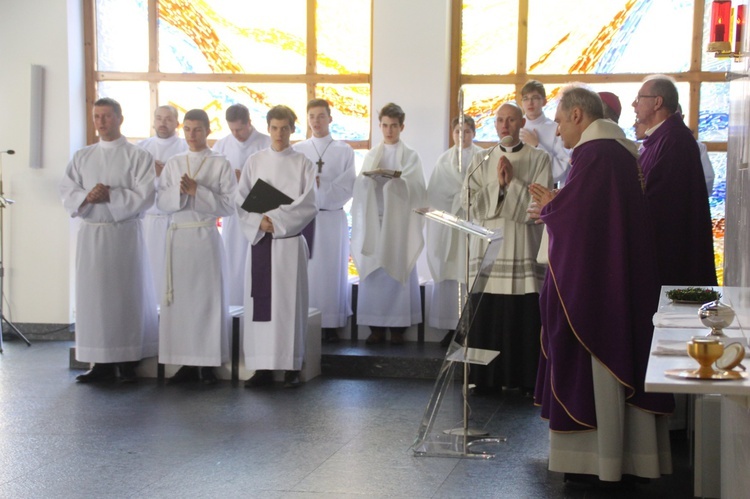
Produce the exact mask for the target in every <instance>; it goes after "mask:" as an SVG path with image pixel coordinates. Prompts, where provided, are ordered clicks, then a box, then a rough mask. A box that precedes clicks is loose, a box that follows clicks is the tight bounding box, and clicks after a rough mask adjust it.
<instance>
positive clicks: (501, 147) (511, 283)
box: [462, 102, 552, 394]
mask: <svg viewBox="0 0 750 499" xmlns="http://www.w3.org/2000/svg"><path fill="white" fill-rule="evenodd" d="M524 124H525V120H524V118H523V111H522V110H521V108H519V107H518V105H516V104H515V103H512V102H508V103H505V104H503V105H501V106H500V108H499V109H498V110H497V113H496V114H495V128H496V129H497V136H498V138H499V139H500V142H501V143H500V144H498V145H497V146H495V147H494V148H492V149H491V150H490V151H488V152H487V151H483V152H481V153H479V154H477V155H476V156H474V161H473V162H472V165H471V167H470V169H469V172H470V174H469V175H467V177H466V180H465V181H464V187H465V188H464V189H463V191H462V197H463V202H462V204H463V205H464V206H466V201H467V199H466V196H467V192H468V191H467V187H468V188H470V192H471V212H470V217H471V220H472V221H473V222H475V223H478V224H481V225H483V226H485V227H487V228H489V229H500V230H502V231H503V235H504V241H503V244H502V247H501V248H500V253H499V254H498V256H497V258H496V260H495V262H494V264H493V267H492V271H491V274H490V277H489V280H488V281H487V285H486V287H485V295H484V296H483V297H482V300H481V301H480V302H479V309H478V310H477V316H476V319H475V320H474V327H473V328H472V331H471V332H470V333H469V344H470V346H472V347H476V348H485V349H489V350H499V351H500V355H499V356H498V357H497V358H495V360H493V361H492V362H491V363H490V364H489V365H488V366H472V368H471V374H470V378H469V379H470V381H471V383H473V384H474V385H475V388H474V393H475V394H497V393H500V392H501V391H502V388H503V387H507V388H520V389H521V390H522V391H524V392H525V393H531V391H532V390H533V388H534V384H535V381H536V368H537V362H538V359H539V334H540V330H541V320H540V318H539V290H540V289H541V286H542V280H543V279H544V272H545V267H544V265H540V264H539V263H538V262H537V260H536V256H537V253H538V251H539V243H540V242H541V239H542V227H541V226H540V225H536V224H534V223H533V221H531V220H530V219H529V216H528V214H527V213H526V209H527V208H528V206H529V203H530V202H531V196H530V194H529V192H528V187H529V185H531V184H532V183H539V184H542V185H544V186H546V187H547V188H550V189H551V188H552V166H551V163H552V162H551V159H550V156H549V155H548V154H547V153H546V152H544V151H543V150H541V149H536V148H534V147H531V146H528V145H525V144H524V143H523V142H521V139H520V131H521V129H522V128H523V126H524ZM485 249H486V247H485V243H484V241H480V240H478V239H473V240H472V241H471V252H470V272H471V275H472V276H474V275H476V273H477V268H478V266H479V262H480V261H481V258H482V255H483V254H484V251H485Z"/></svg>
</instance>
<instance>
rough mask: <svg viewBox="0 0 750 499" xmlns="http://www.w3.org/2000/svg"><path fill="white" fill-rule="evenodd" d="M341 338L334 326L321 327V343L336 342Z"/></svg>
mask: <svg viewBox="0 0 750 499" xmlns="http://www.w3.org/2000/svg"><path fill="white" fill-rule="evenodd" d="M340 340H341V338H339V333H338V332H337V331H336V328H335V327H324V328H323V343H338V342H339V341H340Z"/></svg>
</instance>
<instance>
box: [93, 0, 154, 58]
mask: <svg viewBox="0 0 750 499" xmlns="http://www.w3.org/2000/svg"><path fill="white" fill-rule="evenodd" d="M147 4H148V2H147V1H146V0H132V1H127V2H124V1H122V0H96V55H97V60H96V69H97V71H118V72H128V71H130V72H132V71H136V72H144V71H148V10H147Z"/></svg>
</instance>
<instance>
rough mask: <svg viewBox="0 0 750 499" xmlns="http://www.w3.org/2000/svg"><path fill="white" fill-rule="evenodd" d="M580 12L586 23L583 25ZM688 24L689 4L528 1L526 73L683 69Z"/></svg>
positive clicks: (682, 0)
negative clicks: (655, 55)
mask: <svg viewBox="0 0 750 499" xmlns="http://www.w3.org/2000/svg"><path fill="white" fill-rule="evenodd" d="M572 7H574V8H572ZM584 12H585V16H586V20H585V22H582V21H581V14H582V13H584ZM666 19H668V20H669V22H665V20H666ZM692 20H693V1H692V0H659V1H654V0H618V1H613V0H610V1H607V2H603V1H601V0H585V1H581V0H579V1H577V2H560V1H559V0H530V1H529V42H528V54H527V60H528V71H529V73H530V74H575V73H596V74H607V73H609V74H612V73H614V74H617V73H656V72H662V73H664V72H669V73H671V72H682V71H686V70H688V69H689V67H690V50H691V39H692V36H691V30H689V29H685V28H684V27H685V26H691V25H692ZM656 33H658V36H656V35H655V34H656ZM650 54H658V56H657V57H651V56H650Z"/></svg>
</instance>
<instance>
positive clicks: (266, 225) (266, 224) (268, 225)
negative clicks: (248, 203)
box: [260, 215, 273, 234]
mask: <svg viewBox="0 0 750 499" xmlns="http://www.w3.org/2000/svg"><path fill="white" fill-rule="evenodd" d="M260 230H262V231H263V232H268V233H269V234H273V222H272V221H271V219H270V218H268V217H267V216H265V215H263V220H261V221H260Z"/></svg>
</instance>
